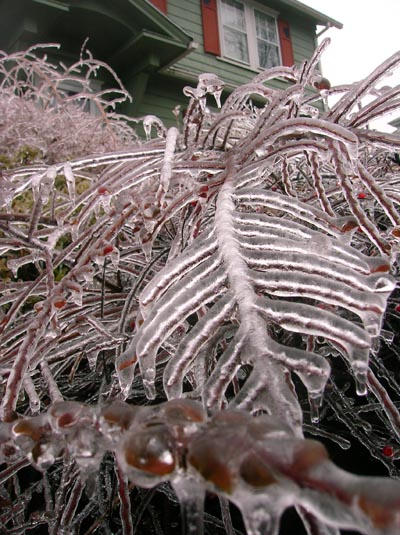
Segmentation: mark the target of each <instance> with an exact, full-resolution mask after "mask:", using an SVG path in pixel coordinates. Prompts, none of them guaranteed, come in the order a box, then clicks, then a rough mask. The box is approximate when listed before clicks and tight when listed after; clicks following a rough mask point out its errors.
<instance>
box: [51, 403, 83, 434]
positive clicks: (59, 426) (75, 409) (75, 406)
mask: <svg viewBox="0 0 400 535" xmlns="http://www.w3.org/2000/svg"><path fill="white" fill-rule="evenodd" d="M84 408H85V407H84V405H82V404H81V403H78V402H77V401H59V402H57V403H54V404H53V405H52V407H51V409H50V411H49V421H50V424H51V426H52V427H53V429H54V430H55V431H60V432H68V430H69V429H71V428H72V427H73V426H75V425H76V424H77V423H78V421H79V419H80V418H81V417H82V416H83V414H84Z"/></svg>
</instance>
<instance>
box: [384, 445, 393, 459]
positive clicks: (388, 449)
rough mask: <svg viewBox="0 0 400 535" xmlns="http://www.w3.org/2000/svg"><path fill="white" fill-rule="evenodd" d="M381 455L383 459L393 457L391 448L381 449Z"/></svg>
mask: <svg viewBox="0 0 400 535" xmlns="http://www.w3.org/2000/svg"><path fill="white" fill-rule="evenodd" d="M382 453H383V455H384V456H385V457H393V453H394V452H393V448H392V446H385V447H384V448H383V449H382Z"/></svg>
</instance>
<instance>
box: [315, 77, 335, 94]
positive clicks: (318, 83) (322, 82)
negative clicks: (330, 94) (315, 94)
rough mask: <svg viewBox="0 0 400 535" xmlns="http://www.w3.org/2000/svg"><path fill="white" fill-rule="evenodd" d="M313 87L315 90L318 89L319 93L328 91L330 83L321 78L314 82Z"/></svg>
mask: <svg viewBox="0 0 400 535" xmlns="http://www.w3.org/2000/svg"><path fill="white" fill-rule="evenodd" d="M314 87H315V88H316V89H319V90H320V91H321V90H322V89H330V88H331V83H330V81H329V80H328V79H327V78H323V77H322V76H321V77H320V78H318V79H317V80H315V81H314Z"/></svg>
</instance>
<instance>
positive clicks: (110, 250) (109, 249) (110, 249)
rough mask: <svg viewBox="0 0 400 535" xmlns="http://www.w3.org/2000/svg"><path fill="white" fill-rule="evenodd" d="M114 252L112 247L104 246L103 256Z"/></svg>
mask: <svg viewBox="0 0 400 535" xmlns="http://www.w3.org/2000/svg"><path fill="white" fill-rule="evenodd" d="M113 251H114V247H113V246H112V245H106V246H105V247H104V249H103V255H104V256H106V255H108V254H110V253H112V252H113Z"/></svg>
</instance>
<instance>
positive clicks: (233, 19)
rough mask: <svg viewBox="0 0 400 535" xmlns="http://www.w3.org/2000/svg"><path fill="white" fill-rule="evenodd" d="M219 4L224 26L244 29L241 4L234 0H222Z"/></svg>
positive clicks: (244, 23)
mask: <svg viewBox="0 0 400 535" xmlns="http://www.w3.org/2000/svg"><path fill="white" fill-rule="evenodd" d="M221 5H222V22H223V24H224V26H230V27H231V28H237V29H238V30H243V31H246V22H245V18H244V6H243V4H241V3H240V2H236V1H235V0H222V2H221Z"/></svg>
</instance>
